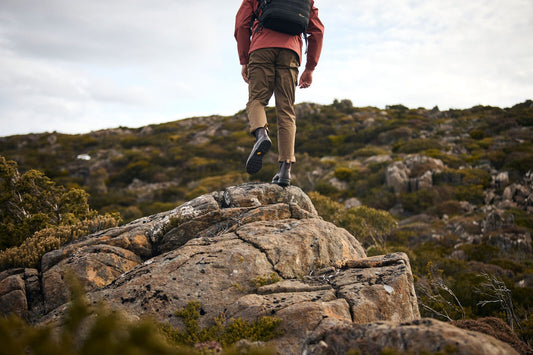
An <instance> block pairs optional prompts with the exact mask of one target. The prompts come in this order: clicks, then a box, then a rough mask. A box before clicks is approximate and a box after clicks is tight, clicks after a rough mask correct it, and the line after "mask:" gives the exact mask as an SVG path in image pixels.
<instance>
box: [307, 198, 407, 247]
mask: <svg viewBox="0 0 533 355" xmlns="http://www.w3.org/2000/svg"><path fill="white" fill-rule="evenodd" d="M309 197H310V198H311V201H313V204H314V205H315V208H316V209H317V212H318V214H319V215H320V216H321V217H322V218H324V219H325V220H326V221H329V222H332V223H334V224H336V225H337V226H340V227H343V228H345V229H346V230H348V231H349V232H350V233H352V234H353V235H354V236H355V237H356V238H357V239H358V240H359V241H360V242H361V243H363V245H364V246H365V247H368V246H371V245H376V246H379V247H382V248H385V244H386V239H387V236H388V235H389V234H390V232H391V231H392V229H393V228H394V227H396V223H397V222H396V220H395V219H394V217H392V215H391V214H390V213H388V212H386V211H381V210H376V209H373V208H370V207H366V206H361V207H357V208H349V209H346V208H344V206H343V205H341V204H340V203H338V202H335V201H332V200H331V199H329V198H328V197H326V196H323V195H321V194H319V193H316V192H311V193H309Z"/></svg>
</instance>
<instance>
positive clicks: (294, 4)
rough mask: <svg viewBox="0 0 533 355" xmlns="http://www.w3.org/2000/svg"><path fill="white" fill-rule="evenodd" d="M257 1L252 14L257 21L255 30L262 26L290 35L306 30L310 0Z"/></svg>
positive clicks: (309, 12) (299, 33)
mask: <svg viewBox="0 0 533 355" xmlns="http://www.w3.org/2000/svg"><path fill="white" fill-rule="evenodd" d="M258 2H259V6H258V7H257V11H256V12H255V14H254V15H255V16H254V17H255V18H257V20H258V22H259V26H258V27H257V30H256V31H260V30H261V29H262V28H263V27H265V28H269V29H271V30H274V31H278V32H282V33H286V34H290V35H301V34H302V33H305V32H306V31H307V25H308V24H309V16H310V14H311V0H258ZM255 18H254V20H255ZM252 23H253V20H252Z"/></svg>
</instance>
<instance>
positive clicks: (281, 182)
mask: <svg viewBox="0 0 533 355" xmlns="http://www.w3.org/2000/svg"><path fill="white" fill-rule="evenodd" d="M275 183H276V184H278V185H279V186H283V187H286V186H289V185H290V184H291V180H289V179H278V180H277V181H276V182H275Z"/></svg>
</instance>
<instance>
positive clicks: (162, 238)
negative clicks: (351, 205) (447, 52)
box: [0, 183, 420, 354]
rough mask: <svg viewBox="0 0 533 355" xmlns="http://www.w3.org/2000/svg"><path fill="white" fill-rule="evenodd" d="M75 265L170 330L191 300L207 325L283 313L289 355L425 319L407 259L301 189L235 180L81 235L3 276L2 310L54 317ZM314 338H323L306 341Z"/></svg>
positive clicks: (96, 290) (282, 349) (93, 292)
mask: <svg viewBox="0 0 533 355" xmlns="http://www.w3.org/2000/svg"><path fill="white" fill-rule="evenodd" d="M68 270H72V271H73V272H74V273H75V274H76V275H77V276H78V277H79V278H80V279H81V281H82V282H83V284H84V286H85V290H86V292H87V296H88V298H89V299H90V300H91V301H92V302H94V303H97V302H100V301H104V302H105V303H107V304H108V305H109V306H110V307H112V308H114V309H117V310H121V311H124V312H125V313H126V314H128V315H130V316H131V317H134V318H136V317H141V316H151V317H152V318H154V319H156V320H158V321H160V322H168V323H170V324H171V325H172V326H174V327H183V324H182V321H181V319H180V318H179V317H177V316H176V315H175V312H176V311H177V310H179V309H180V308H182V307H184V306H186V305H187V303H188V302H190V301H199V302H200V303H201V304H202V309H201V317H200V319H199V325H200V326H201V327H202V326H209V325H212V324H213V323H214V320H215V318H217V317H219V316H220V315H221V314H223V315H224V316H225V319H226V320H228V321H229V320H231V319H232V318H242V319H244V320H248V321H253V320H256V319H257V318H258V317H261V316H275V317H278V318H280V319H281V321H282V322H281V328H282V330H283V332H284V335H283V336H282V337H281V338H278V339H275V340H273V341H271V342H272V344H271V345H274V346H275V347H276V348H277V350H278V351H279V353H283V354H300V353H301V352H302V350H304V348H303V347H304V345H305V346H306V348H305V349H306V350H305V351H313V352H317V351H318V352H317V353H320V352H319V350H320V349H321V348H320V347H318V346H316V344H315V343H317V344H319V345H320V344H322V343H324V341H325V340H324V339H326V338H327V334H328V332H329V331H331V330H334V329H337V328H338V327H340V326H344V327H346V325H347V324H354V323H359V324H364V323H371V322H377V321H389V322H396V324H399V322H412V321H415V320H417V319H419V318H420V314H419V310H418V305H417V300H416V294H415V291H414V285H413V277H412V274H411V268H410V265H409V260H408V258H407V256H406V255H405V254H403V253H396V254H390V255H385V256H376V257H367V256H366V254H365V251H364V249H363V248H362V246H361V244H360V243H359V242H358V241H357V240H356V239H355V238H354V236H352V235H351V234H350V233H348V232H347V231H346V230H344V229H342V228H338V227H336V226H335V225H333V224H331V223H329V222H326V221H324V220H323V219H322V218H320V216H318V214H317V212H316V210H315V208H314V206H313V204H312V203H311V200H310V199H309V197H308V196H307V195H306V194H305V193H304V192H303V191H302V190H300V189H299V188H297V187H288V188H281V187H279V186H277V185H273V184H253V183H248V184H243V185H239V186H232V187H229V188H227V189H226V190H224V191H217V192H214V193H211V194H206V195H203V196H200V197H198V198H196V199H194V200H192V201H189V202H187V203H185V204H183V205H181V206H179V207H177V208H175V209H174V210H171V211H168V212H164V213H160V214H157V215H153V216H149V217H145V218H142V219H139V220H137V221H134V222H132V223H129V224H127V225H124V226H120V227H116V228H112V229H109V230H106V231H101V232H98V233H96V234H93V235H89V236H86V237H84V238H82V239H80V240H78V241H76V242H74V243H72V244H69V245H66V246H63V247H62V248H61V249H59V250H55V251H52V252H50V253H48V254H46V255H45V256H44V257H43V259H42V265H41V269H40V271H38V270H35V269H13V270H7V271H4V272H2V273H0V312H1V313H4V314H8V313H17V314H19V315H21V316H23V317H25V318H26V319H28V320H30V321H32V322H33V323H48V322H54V321H57V320H59V319H60V317H61V316H62V314H63V313H64V311H65V309H66V303H67V302H68V300H69V296H68V291H67V286H66V284H65V281H64V277H65V275H66V273H67V271H68ZM343 329H344V328H343ZM310 334H314V336H315V340H316V339H318V340H317V342H315V343H313V341H310V342H307V343H306V344H304V342H305V339H306V338H307V337H308V336H309V335H310ZM326 340H327V339H326ZM322 345H323V344H322ZM317 349H318V350H317ZM325 353H328V352H325Z"/></svg>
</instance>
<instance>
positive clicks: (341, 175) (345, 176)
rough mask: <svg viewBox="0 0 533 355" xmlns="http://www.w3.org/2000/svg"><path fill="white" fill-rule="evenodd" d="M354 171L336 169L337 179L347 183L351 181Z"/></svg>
mask: <svg viewBox="0 0 533 355" xmlns="http://www.w3.org/2000/svg"><path fill="white" fill-rule="evenodd" d="M352 174H353V170H352V169H350V168H345V167H340V168H337V169H335V173H334V175H335V177H336V178H337V179H339V180H344V181H347V180H349V179H350V176H352Z"/></svg>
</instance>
